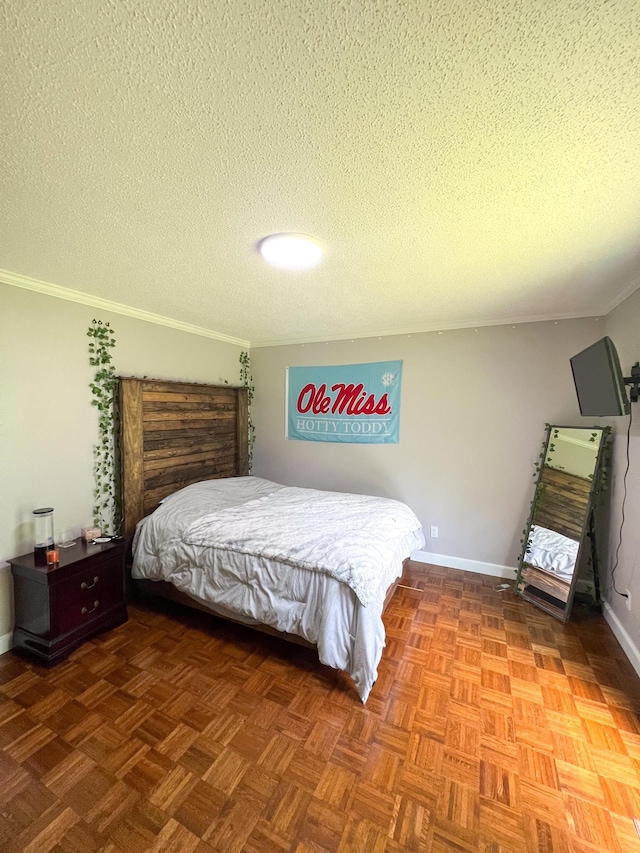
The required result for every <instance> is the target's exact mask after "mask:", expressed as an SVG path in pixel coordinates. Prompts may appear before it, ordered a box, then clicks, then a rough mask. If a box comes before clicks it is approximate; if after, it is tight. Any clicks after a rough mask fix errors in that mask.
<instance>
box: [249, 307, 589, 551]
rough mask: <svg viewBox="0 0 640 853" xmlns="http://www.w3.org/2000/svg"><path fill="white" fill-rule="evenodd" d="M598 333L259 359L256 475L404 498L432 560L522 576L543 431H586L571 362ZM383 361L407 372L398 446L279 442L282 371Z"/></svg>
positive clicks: (357, 344) (429, 338)
mask: <svg viewBox="0 0 640 853" xmlns="http://www.w3.org/2000/svg"><path fill="white" fill-rule="evenodd" d="M602 334H603V332H602V322H597V321H595V320H592V319H589V320H570V321H562V322H557V323H554V322H549V323H529V324H520V325H517V326H515V327H512V326H494V327H489V328H479V329H478V330H477V331H475V330H474V329H466V330H458V331H448V332H444V333H442V334H438V333H435V332H434V333H428V334H417V335H412V336H407V335H404V336H395V337H385V338H381V339H379V338H373V339H372V338H368V339H363V340H354V341H353V342H351V341H337V342H330V343H328V344H323V343H320V344H307V345H305V346H288V347H269V348H258V349H254V350H253V351H252V355H251V359H252V368H253V376H254V379H255V386H256V397H255V403H254V413H253V414H254V421H255V425H256V435H257V441H256V450H255V464H254V473H255V474H257V475H258V476H264V477H267V478H269V479H272V480H276V481H278V482H282V483H286V484H290V485H303V486H312V487H316V488H323V489H338V490H344V491H354V492H364V493H368V494H380V495H387V496H390V497H394V498H398V499H400V500H403V501H405V502H406V503H408V504H409V505H410V506H411V507H412V508H413V509H414V511H415V512H416V513H417V515H418V517H419V518H420V520H421V521H422V524H423V526H424V529H425V532H426V534H427V544H426V548H425V550H426V551H428V552H432V553H435V554H443V555H450V556H452V557H455V558H458V559H462V560H473V561H479V562H481V563H489V564H495V565H498V566H510V567H511V566H515V565H516V562H517V556H518V553H519V550H520V535H521V531H522V529H523V527H524V526H525V523H526V520H527V516H528V511H529V504H530V501H531V498H532V494H533V477H532V475H533V471H534V461H535V460H536V458H537V456H538V454H539V452H540V449H541V445H542V441H543V439H544V436H545V426H544V425H545V422H551V423H557V424H562V425H566V426H583V425H584V423H583V422H582V419H581V417H580V414H579V410H578V404H577V400H576V395H575V390H574V387H573V379H572V376H571V370H570V366H569V358H570V356H572V355H574V354H575V353H576V352H578V351H580V350H581V349H584V347H586V346H588V345H589V344H590V343H592V342H593V341H594V340H597V339H598V338H599V337H601V336H602ZM386 359H402V360H403V362H404V364H403V387H402V412H401V423H400V443H399V444H397V445H369V446H359V445H351V444H327V443H320V442H318V443H315V442H300V441H287V440H286V439H285V438H284V407H285V401H284V381H285V367H287V366H288V365H316V364H348V363H357V362H368V361H383V360H386ZM431 525H437V526H438V528H439V538H438V539H431V538H429V535H428V534H429V530H430V526H431Z"/></svg>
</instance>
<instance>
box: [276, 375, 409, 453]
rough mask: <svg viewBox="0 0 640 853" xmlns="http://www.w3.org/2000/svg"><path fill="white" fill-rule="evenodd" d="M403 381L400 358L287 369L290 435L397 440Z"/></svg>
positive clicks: (303, 438)
mask: <svg viewBox="0 0 640 853" xmlns="http://www.w3.org/2000/svg"><path fill="white" fill-rule="evenodd" d="M401 383H402V362H401V361H378V362H374V363H372V364H341V365H327V366H325V367H288V368H287V438H290V439H296V440H298V441H334V442H349V443H355V444H397V443H398V441H399V439H400V386H401Z"/></svg>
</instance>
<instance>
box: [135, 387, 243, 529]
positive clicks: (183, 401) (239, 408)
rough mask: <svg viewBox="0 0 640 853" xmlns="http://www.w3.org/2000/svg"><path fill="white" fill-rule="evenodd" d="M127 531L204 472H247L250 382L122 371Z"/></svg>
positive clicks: (202, 477) (230, 474)
mask: <svg viewBox="0 0 640 853" xmlns="http://www.w3.org/2000/svg"><path fill="white" fill-rule="evenodd" d="M120 465H121V471H122V512H123V534H124V536H125V537H126V538H127V539H129V538H130V537H131V536H133V533H134V530H135V527H136V524H137V523H138V521H140V519H141V518H143V517H144V516H145V515H148V514H149V513H150V512H153V510H154V509H156V507H157V506H158V504H159V502H160V501H161V500H162V498H164V497H166V496H167V495H169V494H171V493H172V492H175V491H176V490H177V489H180V488H183V487H184V486H188V485H190V484H191V483H196V482H198V481H199V480H214V479H218V478H220V477H235V476H245V475H246V474H248V473H249V470H248V469H249V447H248V405H247V389H246V388H234V387H232V386H229V385H200V384H196V383H188V382H167V381H164V380H160V379H137V378H133V377H122V378H120Z"/></svg>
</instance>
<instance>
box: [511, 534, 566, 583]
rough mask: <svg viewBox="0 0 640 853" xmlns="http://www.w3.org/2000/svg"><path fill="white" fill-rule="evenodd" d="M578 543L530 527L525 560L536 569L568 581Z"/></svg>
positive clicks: (560, 535)
mask: <svg viewBox="0 0 640 853" xmlns="http://www.w3.org/2000/svg"><path fill="white" fill-rule="evenodd" d="M579 546H580V543H579V542H576V541H575V539H569V537H568V536H563V535H562V534H561V533H557V532H556V531H555V530H549V529H548V528H547V527H540V526H538V525H537V524H534V525H532V527H531V532H530V534H529V542H528V545H527V551H526V553H525V555H524V558H525V560H526V561H527V563H529V564H530V565H532V566H535V567H536V568H538V569H544V571H546V572H551V573H552V574H554V575H557V576H558V577H560V578H562V579H563V580H566V581H570V580H571V579H572V577H573V571H574V569H575V565H576V559H577V557H578V548H579Z"/></svg>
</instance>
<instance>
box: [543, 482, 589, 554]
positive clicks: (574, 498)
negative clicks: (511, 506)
mask: <svg viewBox="0 0 640 853" xmlns="http://www.w3.org/2000/svg"><path fill="white" fill-rule="evenodd" d="M540 483H541V484H542V485H543V486H544V488H543V490H542V493H541V497H540V502H539V504H538V506H537V507H536V512H535V519H534V521H535V523H536V524H539V525H541V526H542V527H547V528H548V529H549V530H555V531H556V532H557V533H561V534H562V535H563V536H568V537H569V538H570V539H575V540H576V541H578V540H580V538H581V536H582V532H583V528H584V525H585V523H586V520H587V509H588V506H589V499H590V496H591V489H592V487H593V484H592V482H591V480H587V479H585V478H584V477H578V476H576V475H575V474H569V473H568V472H567V471H561V470H558V469H557V468H551V467H549V465H545V466H544V468H543V469H542V476H541V478H540Z"/></svg>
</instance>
